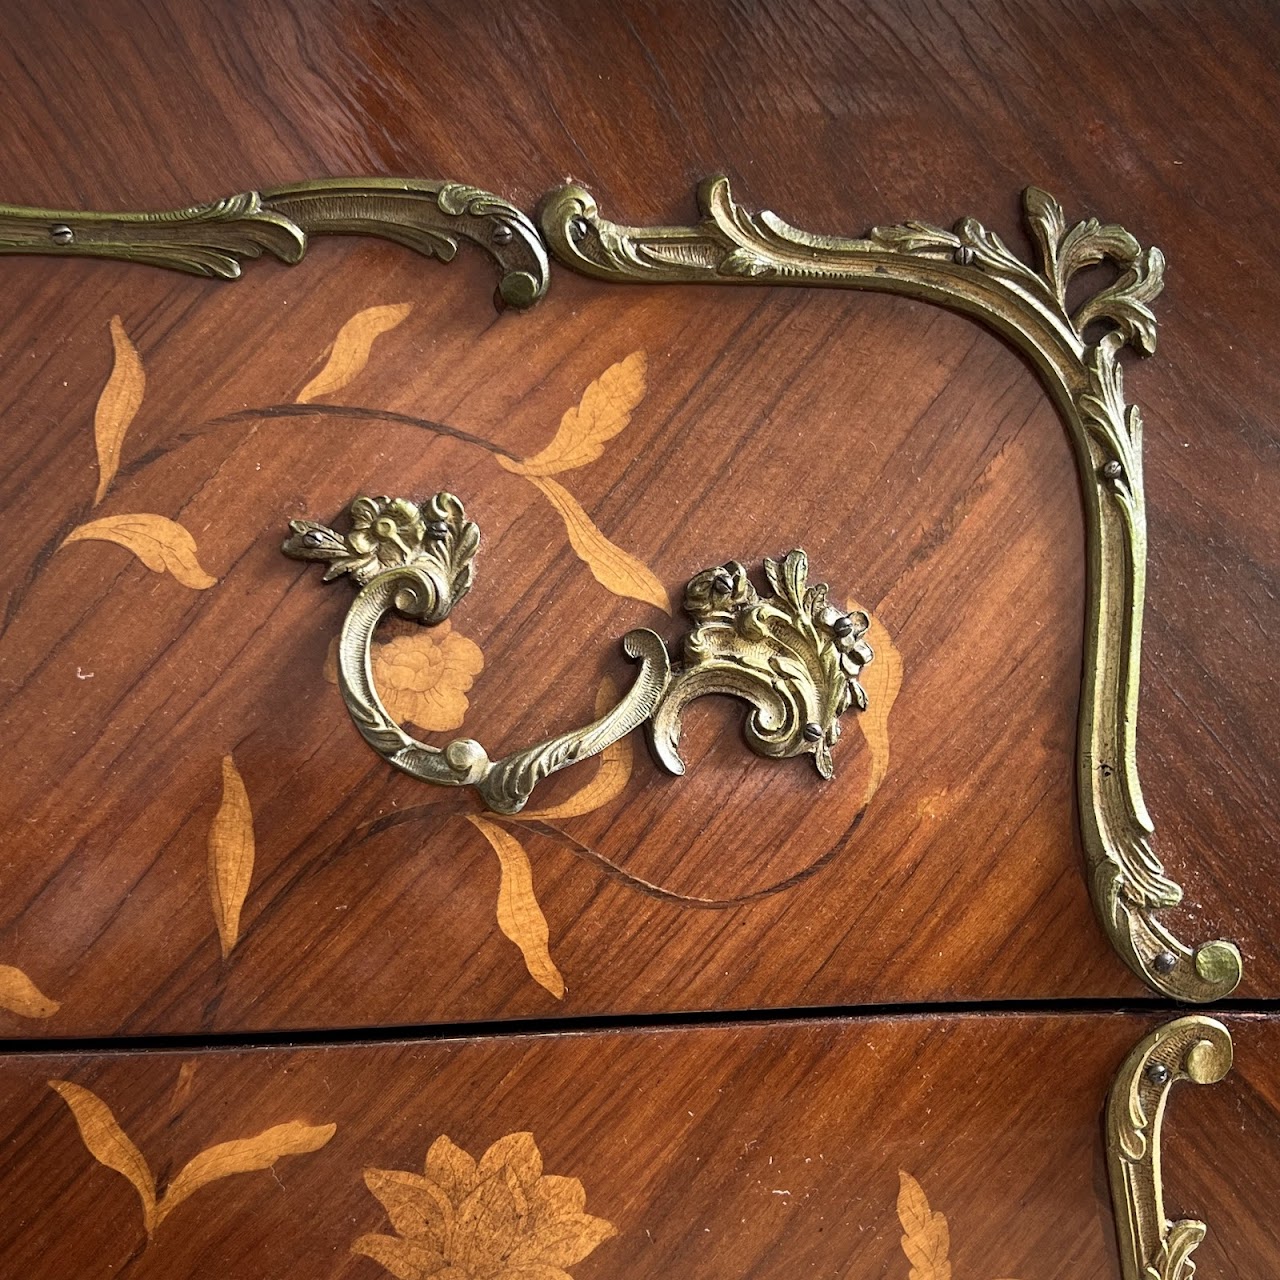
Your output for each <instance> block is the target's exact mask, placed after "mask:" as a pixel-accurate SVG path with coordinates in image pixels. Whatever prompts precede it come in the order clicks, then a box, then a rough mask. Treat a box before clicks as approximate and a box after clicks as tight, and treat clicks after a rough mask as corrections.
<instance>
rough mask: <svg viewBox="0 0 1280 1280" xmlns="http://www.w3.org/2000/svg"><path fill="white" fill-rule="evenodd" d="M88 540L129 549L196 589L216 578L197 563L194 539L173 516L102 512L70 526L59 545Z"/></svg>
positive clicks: (153, 568) (149, 565) (154, 568)
mask: <svg viewBox="0 0 1280 1280" xmlns="http://www.w3.org/2000/svg"><path fill="white" fill-rule="evenodd" d="M90 541H98V542H114V543H116V544H118V545H119V546H122V547H124V548H126V549H127V550H129V551H132V552H133V554H134V555H135V556H137V557H138V559H139V560H141V561H142V563H143V564H144V565H146V566H147V568H148V569H150V570H151V571H152V572H153V573H165V572H168V573H171V574H173V576H174V577H175V578H177V580H178V581H179V582H180V583H182V585H183V586H184V587H191V588H193V589H194V590H196V591H203V590H204V589H205V588H207V587H211V586H213V584H214V583H215V582H217V581H218V580H217V578H214V577H212V576H210V575H209V574H207V573H205V571H204V570H203V569H202V568H201V567H200V561H199V560H198V559H197V558H196V543H195V539H194V538H193V537H192V536H191V535H190V534H189V533H188V532H187V531H186V529H184V528H183V527H182V525H180V524H178V522H177V521H176V520H170V519H168V518H167V517H165V516H157V515H151V514H138V515H127V516H104V517H103V518H102V519H101V520H91V521H90V522H89V523H88V524H82V525H78V526H77V527H76V528H74V529H72V530H71V532H70V533H69V534H67V536H66V537H65V538H64V539H63V540H62V546H64V547H65V546H66V545H67V544H68V543H69V542H90Z"/></svg>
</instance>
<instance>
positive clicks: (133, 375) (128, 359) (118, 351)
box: [93, 316, 147, 507]
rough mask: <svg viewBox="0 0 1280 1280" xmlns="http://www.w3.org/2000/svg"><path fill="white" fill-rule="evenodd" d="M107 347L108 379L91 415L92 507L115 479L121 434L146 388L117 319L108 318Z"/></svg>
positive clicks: (135, 353)
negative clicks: (93, 448)
mask: <svg viewBox="0 0 1280 1280" xmlns="http://www.w3.org/2000/svg"><path fill="white" fill-rule="evenodd" d="M111 346H112V350H113V352H114V358H113V361H112V365H111V376H110V377H109V378H108V379H107V385H106V386H105V387H103V388H102V394H101V395H100V396H99V397H98V407H97V410H96V411H95V413H94V415H93V439H94V443H95V444H96V445H97V448H98V491H97V493H95V494H94V496H93V505H94V506H95V507H96V506H97V505H98V503H99V502H101V501H102V499H103V495H104V494H105V493H106V492H107V489H108V488H109V487H110V485H111V481H112V480H113V479H114V478H115V474H116V470H117V469H118V468H119V466H120V447H121V445H122V444H123V443H124V436H125V432H126V431H128V430H129V424H130V423H131V422H132V421H133V419H134V416H135V415H136V414H137V412H138V409H139V408H140V407H141V405H142V396H143V392H144V391H145V390H146V386H147V375H146V373H145V371H144V370H143V368H142V358H141V357H140V356H139V355H138V349H137V348H136V347H135V346H134V345H133V343H132V342H130V341H129V335H128V334H127V333H125V331H124V323H123V322H122V321H121V319H120V317H119V316H112V317H111Z"/></svg>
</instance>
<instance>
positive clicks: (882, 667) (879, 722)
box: [849, 602, 902, 804]
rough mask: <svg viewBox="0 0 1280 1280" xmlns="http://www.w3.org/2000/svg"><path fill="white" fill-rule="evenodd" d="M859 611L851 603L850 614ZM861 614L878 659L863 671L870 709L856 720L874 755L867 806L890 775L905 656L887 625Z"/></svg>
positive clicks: (867, 793)
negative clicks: (892, 723) (892, 718)
mask: <svg viewBox="0 0 1280 1280" xmlns="http://www.w3.org/2000/svg"><path fill="white" fill-rule="evenodd" d="M860 608H861V605H858V604H855V603H852V602H851V603H850V605H849V609H850V610H851V611H852V610H856V609H860ZM862 612H864V613H865V614H866V615H867V617H868V618H870V619H871V625H870V626H869V627H868V628H867V635H866V640H867V643H868V644H869V645H870V646H871V648H872V649H873V650H874V651H875V655H876V657H875V661H874V662H872V663H870V664H868V665H867V666H865V667H863V669H862V673H861V675H860V676H859V677H858V681H859V683H860V684H861V685H862V687H863V689H864V690H865V691H866V694H867V709H866V710H865V711H860V712H859V713H858V716H857V718H856V720H855V723H856V724H857V726H858V728H859V729H860V730H861V731H862V736H863V737H864V738H865V739H866V743H867V746H868V748H869V749H870V751H871V775H870V777H869V778H868V780H867V790H866V797H865V799H864V800H863V803H864V804H866V803H869V802H870V800H871V797H872V796H873V795H875V793H876V791H877V790H879V787H880V784H881V783H882V782H883V781H884V778H885V774H886V773H888V771H889V713H890V712H891V711H892V710H893V704H894V701H895V700H896V699H897V697H898V691H899V689H901V688H902V654H901V653H899V652H898V647H897V645H895V644H894V643H893V640H892V639H891V638H890V636H889V633H888V631H886V630H885V627H884V623H882V622H881V621H880V620H879V619H878V618H877V617H876V616H875V614H873V613H872V612H871V611H870V610H869V609H863V610H862Z"/></svg>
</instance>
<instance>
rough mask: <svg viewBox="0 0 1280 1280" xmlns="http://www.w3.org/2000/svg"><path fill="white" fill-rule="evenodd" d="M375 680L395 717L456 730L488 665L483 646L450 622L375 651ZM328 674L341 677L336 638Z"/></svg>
mask: <svg viewBox="0 0 1280 1280" xmlns="http://www.w3.org/2000/svg"><path fill="white" fill-rule="evenodd" d="M370 660H371V662H372V666H373V683H374V685H375V686H376V688H377V690H378V695H379V697H381V699H382V702H383V705H384V706H385V707H386V708H387V711H388V712H389V713H390V715H391V718H392V719H393V720H396V721H398V722H399V723H400V724H414V725H417V726H418V728H419V729H426V730H427V731H429V732H430V731H434V730H444V729H457V728H459V727H460V726H461V724H462V721H463V719H464V718H465V717H466V714H467V706H468V702H467V691H468V690H469V689H470V688H471V685H472V683H473V681H474V679H475V677H476V676H478V675H479V674H480V672H481V671H483V670H484V655H483V654H482V653H481V652H480V646H479V645H477V644H476V643H475V642H474V641H473V640H469V639H468V638H467V637H466V636H464V635H463V634H462V633H461V632H459V631H455V630H453V628H452V626H451V625H450V624H449V622H448V621H445V622H441V623H439V624H438V625H436V626H434V627H417V628H415V629H414V630H413V631H412V632H410V633H409V634H407V635H400V636H396V637H394V639H391V640H388V641H387V642H386V643H385V644H374V645H373V646H372V648H371V650H370ZM324 674H325V678H326V679H327V680H329V681H330V683H332V684H337V682H338V670H337V648H336V641H335V642H334V643H333V644H331V645H330V646H329V656H328V658H327V659H326V661H325V668H324Z"/></svg>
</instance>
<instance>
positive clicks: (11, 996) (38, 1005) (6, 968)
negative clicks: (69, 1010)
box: [0, 964, 61, 1018]
mask: <svg viewBox="0 0 1280 1280" xmlns="http://www.w3.org/2000/svg"><path fill="white" fill-rule="evenodd" d="M60 1008H61V1005H59V1003H58V1002H57V1001H56V1000H50V999H49V997H48V996H47V995H45V994H44V992H43V991H41V990H40V988H39V987H37V986H36V984H35V983H34V982H32V981H31V979H30V978H29V977H28V976H27V975H26V974H25V973H23V971H22V970H21V969H18V968H15V967H14V966H13V965H11V964H0V1009H8V1010H9V1012H10V1013H17V1014H20V1015H21V1016H22V1017H24V1018H52V1017H53V1015H54V1014H55V1013H57V1012H58V1010H59V1009H60Z"/></svg>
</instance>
